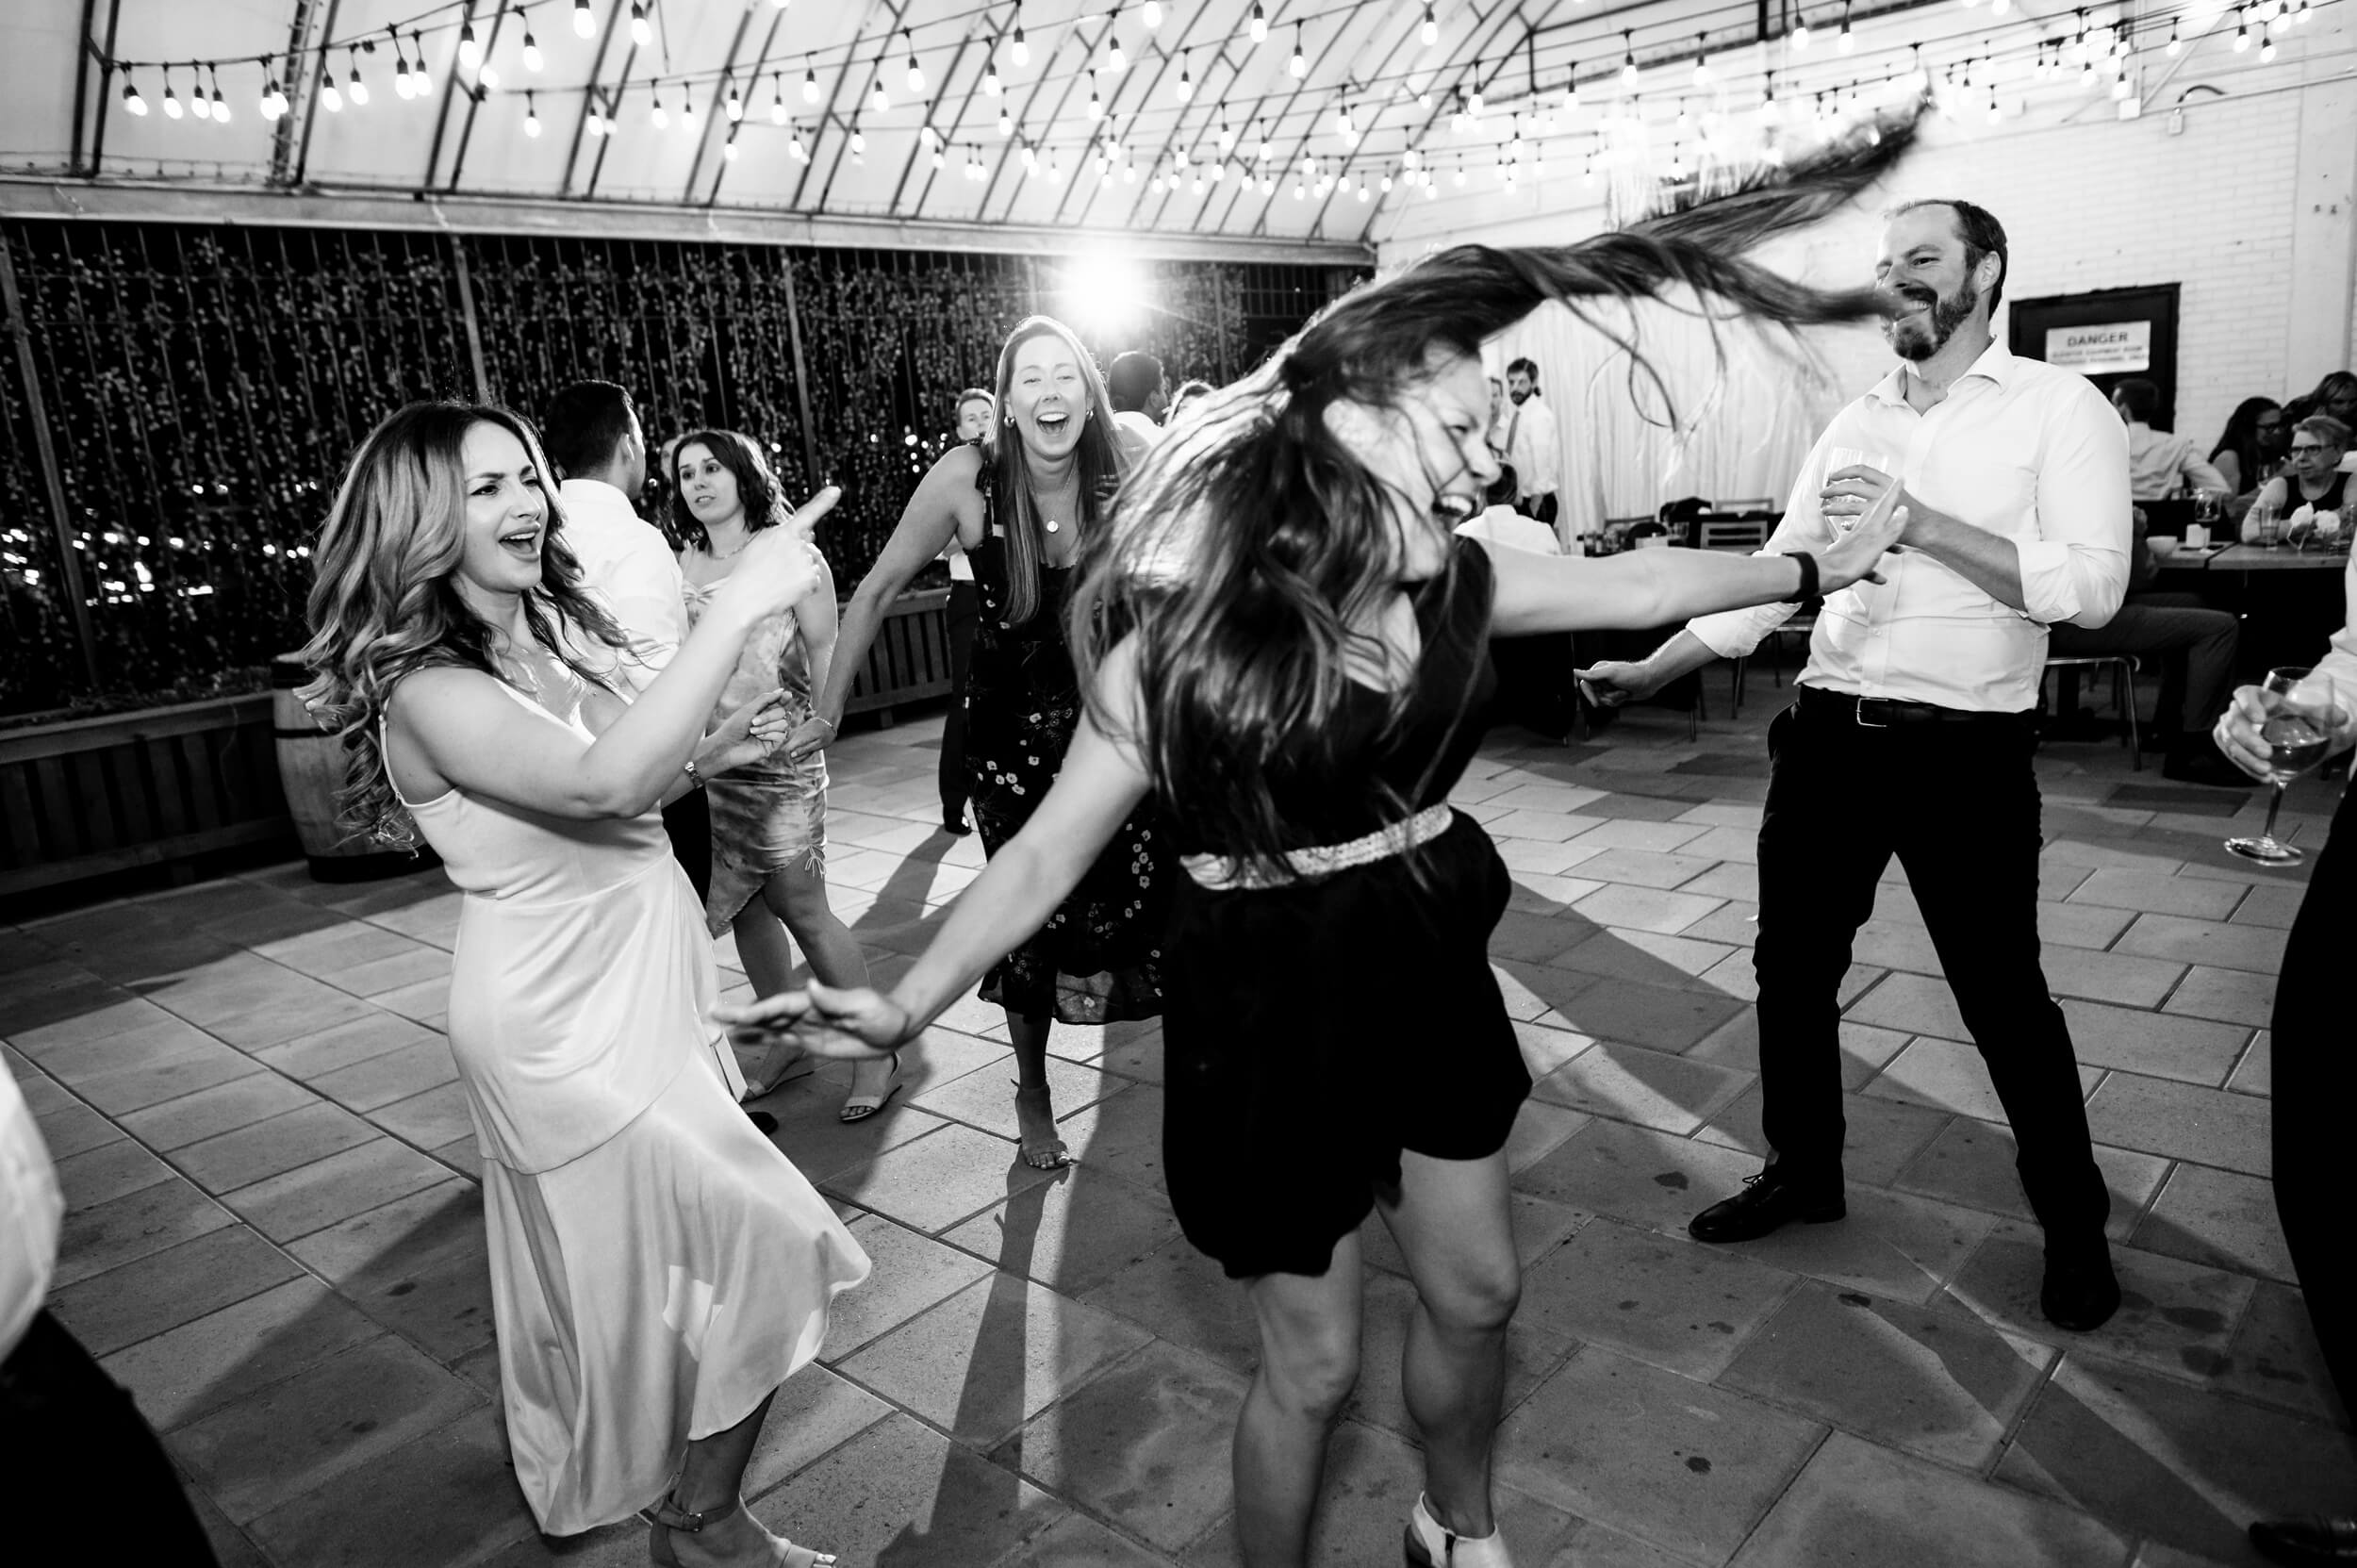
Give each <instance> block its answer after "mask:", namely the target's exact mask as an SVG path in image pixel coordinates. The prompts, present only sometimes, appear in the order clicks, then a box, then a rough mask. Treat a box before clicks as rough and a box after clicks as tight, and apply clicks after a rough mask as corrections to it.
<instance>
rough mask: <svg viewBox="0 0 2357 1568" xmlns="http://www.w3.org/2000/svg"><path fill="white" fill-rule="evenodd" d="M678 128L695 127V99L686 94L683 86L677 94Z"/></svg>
mask: <svg viewBox="0 0 2357 1568" xmlns="http://www.w3.org/2000/svg"><path fill="white" fill-rule="evenodd" d="M679 128H680V129H681V130H684V131H692V130H694V129H695V128H696V100H695V99H693V98H690V97H689V96H688V95H687V91H686V90H685V89H684V88H683V89H681V91H680V95H679Z"/></svg>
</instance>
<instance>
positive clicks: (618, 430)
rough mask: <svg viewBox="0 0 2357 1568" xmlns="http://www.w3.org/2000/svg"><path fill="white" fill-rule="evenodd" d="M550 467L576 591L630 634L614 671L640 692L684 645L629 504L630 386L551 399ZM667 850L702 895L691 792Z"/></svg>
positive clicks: (695, 796)
mask: <svg viewBox="0 0 2357 1568" xmlns="http://www.w3.org/2000/svg"><path fill="white" fill-rule="evenodd" d="M540 439H541V444H542V446H543V447H544V448H545V449H546V450H547V452H548V455H549V462H550V464H551V465H552V466H553V467H554V468H555V470H556V471H557V473H558V474H559V475H560V476H561V477H562V478H563V480H564V484H563V485H562V486H561V487H559V488H558V490H557V501H558V503H559V504H560V505H561V506H562V507H563V508H564V512H565V542H566V543H567V544H569V545H570V546H572V550H573V553H574V554H575V555H576V556H578V557H579V558H580V560H581V578H582V586H584V587H586V588H587V589H588V590H589V591H590V592H591V593H593V594H595V595H596V596H597V597H598V600H599V602H601V603H602V604H603V605H604V606H605V608H606V611H607V613H608V614H610V615H612V616H613V617H614V619H615V622H616V623H617V624H618V625H619V626H620V627H621V629H622V630H623V632H625V633H626V634H628V635H629V637H630V652H629V654H628V656H627V657H625V658H624V659H623V660H622V664H621V668H620V670H619V674H620V675H621V677H622V679H623V680H624V681H625V682H626V683H628V685H629V686H630V688H631V690H632V691H633V692H634V693H635V692H641V691H644V690H646V689H647V687H648V686H650V685H652V684H653V683H654V678H655V677H656V676H657V675H660V674H662V673H663V669H664V667H665V666H667V665H668V664H669V663H670V662H671V656H672V655H673V654H675V653H677V652H679V646H680V644H681V643H683V642H685V641H686V640H687V602H686V597H685V594H684V590H683V588H682V586H681V582H680V570H679V559H678V557H677V556H675V555H673V554H672V553H671V545H670V541H669V540H668V539H666V538H665V537H664V536H663V531H662V530H661V529H659V528H657V527H655V526H654V524H652V523H651V522H649V521H647V520H645V519H643V518H641V517H640V516H639V515H638V511H637V508H636V507H635V506H634V505H633V504H632V503H633V502H635V500H636V499H637V497H638V494H639V492H640V491H642V490H644V489H645V488H646V487H647V435H646V432H645V431H644V430H643V429H642V428H640V426H639V423H638V409H637V407H636V405H635V404H633V403H632V402H631V396H630V393H629V391H628V390H626V389H625V388H620V387H618V386H616V385H615V384H614V383H612V382H610V381H576V382H574V383H573V384H572V385H571V386H569V387H567V388H564V389H563V390H561V391H559V392H558V393H557V394H556V396H554V397H553V398H551V399H550V400H549V406H548V409H547V413H546V417H545V418H543V419H542V421H540ZM663 828H664V831H665V832H666V833H667V834H669V835H670V839H671V853H672V854H673V855H674V856H675V857H677V859H678V861H679V863H680V866H681V867H682V868H683V869H684V870H685V871H686V872H687V880H688V881H689V882H691V883H694V884H695V887H696V898H697V900H699V901H701V900H702V899H703V896H704V893H705V890H706V889H707V887H708V886H709V885H710V883H711V881H712V813H711V808H710V807H709V806H708V805H707V804H706V802H705V800H704V792H703V791H702V790H701V789H691V790H689V791H688V792H687V793H686V794H684V795H683V796H681V797H680V798H679V799H678V800H676V801H672V802H671V803H670V804H669V805H668V806H665V807H664V808H663Z"/></svg>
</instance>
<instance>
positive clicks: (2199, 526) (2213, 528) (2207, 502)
mask: <svg viewBox="0 0 2357 1568" xmlns="http://www.w3.org/2000/svg"><path fill="white" fill-rule="evenodd" d="M2225 520H2226V492H2225V491H2224V490H2196V491H2194V493H2193V527H2192V528H2189V529H2187V530H2186V531H2185V545H2186V547H2187V548H2188V549H2193V550H2199V549H2200V548H2201V547H2202V546H2204V545H2206V544H2208V543H2209V542H2210V541H2211V539H2213V538H2215V537H2216V536H2217V531H2218V527H2219V525H2220V524H2222V523H2223V522H2224V521H2225Z"/></svg>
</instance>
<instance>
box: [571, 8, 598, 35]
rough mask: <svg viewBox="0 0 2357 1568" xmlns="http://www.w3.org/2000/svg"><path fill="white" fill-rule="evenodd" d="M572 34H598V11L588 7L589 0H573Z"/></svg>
mask: <svg viewBox="0 0 2357 1568" xmlns="http://www.w3.org/2000/svg"><path fill="white" fill-rule="evenodd" d="M573 36H574V37H576V38H595V37H597V36H598V13H597V12H595V11H593V10H591V9H590V8H589V0H573Z"/></svg>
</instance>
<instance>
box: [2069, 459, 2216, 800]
mask: <svg viewBox="0 0 2357 1568" xmlns="http://www.w3.org/2000/svg"><path fill="white" fill-rule="evenodd" d="M2134 531H2135V539H2134V544H2133V545H2132V546H2131V547H2130V549H2129V552H2128V595H2127V597H2126V598H2125V599H2123V600H2122V601H2121V602H2120V605H2119V612H2118V614H2117V615H2115V616H2113V617H2112V619H2109V620H2107V621H2105V622H2104V623H2103V624H2102V625H2101V626H2099V627H2096V628H2095V629H2093V630H2091V631H2090V630H2089V629H2087V628H2086V627H2084V626H2074V625H2072V624H2071V623H2069V621H2061V622H2057V623H2056V624H2054V625H2052V626H2050V627H2048V628H2047V629H2046V656H2047V657H2048V658H2050V659H2096V658H2111V657H2116V656H2117V655H2118V654H2122V653H2127V654H2131V655H2134V657H2135V658H2137V659H2140V660H2143V661H2146V662H2147V663H2150V662H2151V659H2152V658H2153V656H2154V655H2156V654H2157V655H2159V656H2160V660H2161V692H2160V699H2159V701H2157V702H2156V703H2154V705H2153V710H2152V731H2151V734H2148V735H2147V737H2146V739H2147V742H2148V744H2149V743H2151V742H2154V741H2157V742H2158V743H2159V745H2160V746H2161V747H2162V748H2164V749H2166V751H2167V756H2166V757H2165V759H2164V760H2163V761H2162V763H2161V777H2163V778H2165V779H2175V780H2177V781H2178V782H2179V783H2181V784H2215V785H2217V787H2219V788H2221V789H2248V788H2249V787H2250V783H2251V781H2250V777H2249V776H2248V775H2246V774H2245V773H2244V772H2243V771H2242V770H2241V769H2240V768H2238V767H2234V765H2233V764H2232V763H2230V762H2228V761H2227V760H2226V758H2225V757H2224V756H2223V755H2221V754H2220V753H2219V751H2218V749H2217V746H2216V745H2215V744H2214V743H2213V742H2212V741H2211V739H2210V734H2209V729H2210V721H2211V719H2212V718H2215V717H2216V716H2217V713H2218V712H2219V711H2220V710H2221V709H2222V708H2223V707H2224V706H2225V704H2226V692H2227V683H2228V682H2229V681H2230V680H2231V679H2232V678H2233V671H2234V644H2235V642H2236V640H2237V638H2238V637H2239V635H2240V632H2241V625H2240V623H2239V622H2238V621H2236V620H2235V619H2234V618H2233V616H2231V615H2228V614H2227V613H2226V612H2225V611H2224V610H2212V609H2206V608H2204V607H2203V606H2202V603H2201V600H2200V597H2199V596H2198V595H2195V594H2190V593H2156V592H2154V591H2152V587H2153V584H2154V582H2155V580H2156V577H2157V563H2156V562H2155V561H2154V559H2153V556H2152V552H2151V549H2150V548H2149V547H2148V546H2147V545H2146V543H2145V517H2144V508H2143V507H2141V506H2139V507H2137V508H2135V510H2134ZM2065 717H2069V716H2065Z"/></svg>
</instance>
